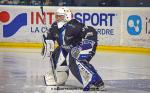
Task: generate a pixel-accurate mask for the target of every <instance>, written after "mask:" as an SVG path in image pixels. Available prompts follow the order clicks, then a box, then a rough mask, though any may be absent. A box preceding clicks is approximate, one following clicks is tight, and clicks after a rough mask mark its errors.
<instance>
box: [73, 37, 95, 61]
mask: <svg viewBox="0 0 150 93" xmlns="http://www.w3.org/2000/svg"><path fill="white" fill-rule="evenodd" d="M94 44H95V42H94V41H92V40H87V39H86V40H84V41H82V42H81V43H80V45H77V46H76V47H73V48H72V49H71V55H72V57H73V58H75V59H76V60H78V61H85V62H88V59H89V58H91V57H92V52H93V51H92V50H93V46H94Z"/></svg>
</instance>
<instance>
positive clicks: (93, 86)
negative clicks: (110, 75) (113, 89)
mask: <svg viewBox="0 0 150 93" xmlns="http://www.w3.org/2000/svg"><path fill="white" fill-rule="evenodd" d="M83 91H106V88H105V85H104V82H103V81H101V79H100V77H99V76H98V75H96V74H95V75H93V77H92V80H91V81H90V82H89V83H88V84H87V86H86V87H84V88H83Z"/></svg>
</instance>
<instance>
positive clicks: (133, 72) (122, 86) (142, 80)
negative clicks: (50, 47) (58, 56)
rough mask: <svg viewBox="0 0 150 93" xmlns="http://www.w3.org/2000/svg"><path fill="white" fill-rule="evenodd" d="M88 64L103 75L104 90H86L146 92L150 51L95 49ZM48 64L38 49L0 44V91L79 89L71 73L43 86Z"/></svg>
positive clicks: (77, 92) (71, 92) (74, 92)
mask: <svg viewBox="0 0 150 93" xmlns="http://www.w3.org/2000/svg"><path fill="white" fill-rule="evenodd" d="M91 64H93V65H94V67H95V68H96V69H97V71H98V73H99V74H100V75H101V77H102V78H103V80H104V82H105V85H106V88H107V91H90V93H150V55H146V54H134V53H130V54H127V53H115V52H104V51H103V52H97V54H96V55H95V57H94V58H93V59H92V61H91ZM47 71H48V64H47V63H43V62H42V58H41V55H40V49H7V48H5V49H4V48H0V93H83V91H82V90H81V89H76V87H81V84H80V83H79V82H78V81H77V80H76V79H75V78H74V77H73V76H72V74H71V73H70V76H69V78H68V80H67V83H66V86H65V87H63V88H61V87H60V89H59V90H58V91H57V90H54V88H53V87H47V86H45V84H44V81H43V76H42V75H43V74H44V73H46V72H47Z"/></svg>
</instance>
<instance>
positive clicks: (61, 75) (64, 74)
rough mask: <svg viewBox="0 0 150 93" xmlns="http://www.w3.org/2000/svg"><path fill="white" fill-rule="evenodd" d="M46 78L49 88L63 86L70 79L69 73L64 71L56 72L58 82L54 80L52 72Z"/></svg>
mask: <svg viewBox="0 0 150 93" xmlns="http://www.w3.org/2000/svg"><path fill="white" fill-rule="evenodd" d="M44 78H45V83H46V85H47V86H55V85H63V84H64V83H65V82H66V81H67V79H68V73H67V72H64V71H61V72H60V71H57V72H56V78H57V82H56V80H55V79H54V75H53V73H52V72H51V73H50V72H49V73H47V74H46V75H45V76H44Z"/></svg>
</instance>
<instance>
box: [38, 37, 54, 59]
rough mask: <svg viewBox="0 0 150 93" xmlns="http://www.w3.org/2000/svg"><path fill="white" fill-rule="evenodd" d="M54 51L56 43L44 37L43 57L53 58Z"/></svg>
mask: <svg viewBox="0 0 150 93" xmlns="http://www.w3.org/2000/svg"><path fill="white" fill-rule="evenodd" d="M53 51H54V41H53V40H47V39H46V38H45V36H44V35H43V48H42V52H41V55H42V56H44V57H51V55H52V52H53Z"/></svg>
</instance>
